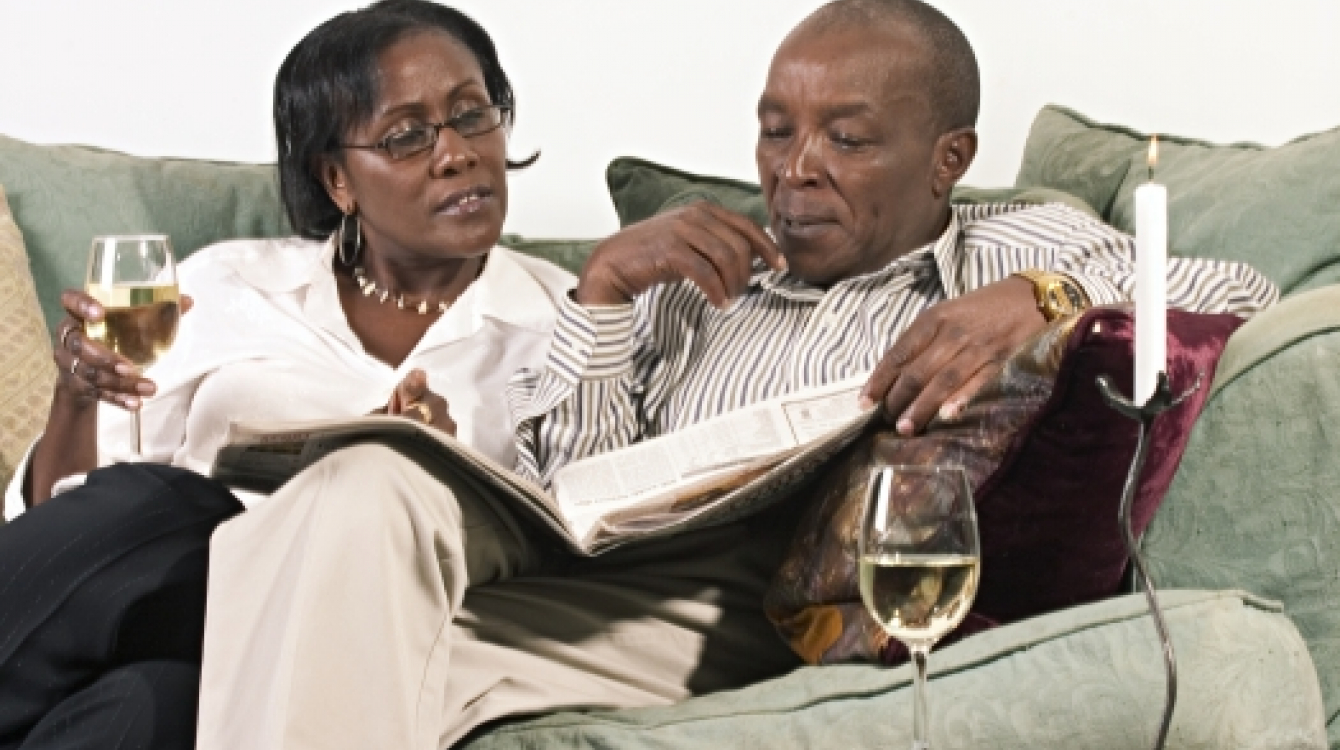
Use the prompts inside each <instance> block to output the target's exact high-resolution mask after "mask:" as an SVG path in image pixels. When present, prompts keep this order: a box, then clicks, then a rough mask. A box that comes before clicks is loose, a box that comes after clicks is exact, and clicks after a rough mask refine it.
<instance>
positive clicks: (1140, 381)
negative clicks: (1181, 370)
mask: <svg viewBox="0 0 1340 750" xmlns="http://www.w3.org/2000/svg"><path fill="white" fill-rule="evenodd" d="M1157 162H1158V138H1157V137H1156V138H1153V139H1152V140H1150V142H1149V174H1150V180H1149V182H1146V183H1145V184H1143V185H1141V186H1140V187H1138V188H1136V189H1135V389H1134V392H1133V395H1134V397H1135V403H1137V404H1141V405H1143V404H1144V403H1145V402H1147V401H1148V400H1149V397H1150V396H1153V395H1154V386H1155V385H1157V384H1158V374H1159V373H1160V372H1162V371H1163V370H1165V369H1166V368H1167V366H1168V317H1167V316H1168V189H1167V188H1166V187H1164V186H1163V185H1159V184H1157V183H1155V182H1154V180H1153V175H1154V165H1155V164H1156V163H1157Z"/></svg>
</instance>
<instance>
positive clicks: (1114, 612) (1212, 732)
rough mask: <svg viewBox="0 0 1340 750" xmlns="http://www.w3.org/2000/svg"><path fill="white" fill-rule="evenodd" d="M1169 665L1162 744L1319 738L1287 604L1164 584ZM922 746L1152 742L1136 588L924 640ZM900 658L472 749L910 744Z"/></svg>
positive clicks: (560, 724) (562, 723) (1147, 645)
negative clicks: (926, 737) (927, 647)
mask: <svg viewBox="0 0 1340 750" xmlns="http://www.w3.org/2000/svg"><path fill="white" fill-rule="evenodd" d="M1161 598H1162V601H1163V603H1164V607H1165V610H1166V613H1167V615H1168V621H1169V628H1170V629H1171V631H1172V636H1173V641H1174V644H1175V647H1176V649H1177V659H1178V669H1179V672H1180V675H1181V682H1180V689H1179V692H1178V704H1177V711H1176V713H1175V714H1174V717H1173V726H1172V732H1171V738H1170V742H1169V743H1168V747H1169V748H1193V747H1194V748H1210V747H1234V748H1295V747H1298V748H1301V747H1321V746H1323V743H1324V741H1325V730H1324V726H1323V721H1324V718H1323V716H1322V713H1321V697H1320V695H1318V693H1317V682H1316V672H1315V670H1314V669H1313V666H1312V662H1311V661H1310V660H1309V659H1308V656H1307V649H1306V647H1305V646H1304V644H1303V642H1302V640H1301V639H1300V638H1299V636H1298V631H1297V630H1296V629H1295V628H1294V626H1293V624H1292V623H1291V622H1289V620H1288V618H1286V617H1284V616H1282V615H1280V614H1279V613H1278V611H1277V609H1275V608H1274V607H1272V606H1271V605H1269V604H1267V603H1265V602H1262V601H1260V600H1256V599H1253V598H1252V597H1249V596H1247V595H1243V594H1239V593H1236V592H1229V591H1226V592H1204V591H1165V592H1162V593H1161ZM930 664H931V677H932V679H931V684H930V693H929V696H930V714H931V740H932V746H933V747H935V748H937V750H950V749H951V748H983V747H990V748H997V749H1008V748H1019V749H1020V750H1022V749H1024V748H1028V749H1029V750H1036V748H1116V747H1151V746H1152V745H1153V740H1154V734H1155V731H1156V729H1157V724H1158V720H1159V717H1160V716H1161V715H1162V709H1163V662H1162V659H1161V658H1160V654H1159V649H1158V645H1157V641H1156V639H1155V637H1154V631H1153V625H1152V622H1151V621H1150V620H1149V618H1148V617H1147V616H1146V615H1145V603H1144V598H1143V597H1142V596H1127V597H1121V598H1118V599H1111V600H1108V601H1104V602H1099V603H1097V604H1091V605H1088V606H1084V607H1076V608H1073V609H1069V610H1065V611H1063V612H1057V613H1055V614H1051V615H1047V616H1045V617H1040V618H1037V619H1034V620H1027V621H1024V622H1019V623H1015V624H1013V625H1009V626H1006V627H1002V628H998V629H996V630H991V631H987V632H985V633H982V634H980V635H977V636H973V637H971V638H968V639H965V640H964V641H962V642H961V643H958V644H955V645H953V646H950V647H948V648H945V649H942V650H937V651H936V652H935V653H933V654H932V655H931V660H930ZM910 680H911V672H910V670H909V668H907V667H902V668H899V669H881V668H878V667H869V666H836V667H804V668H801V669H799V670H796V671H795V672H793V673H792V674H790V675H787V676H785V677H782V678H779V679H776V680H770V681H768V682H764V683H761V684H759V685H754V686H751V687H748V688H745V689H743V690H737V691H733V692H728V693H721V694H717V695H712V696H707V697H704V698H698V699H693V700H689V701H686V702H684V703H681V704H679V705H675V706H670V707H665V708H647V709H636V710H625V711H593V712H590V713H576V712H566V713H559V714H554V715H551V716H546V717H544V718H540V719H532V720H527V721H522V722H518V723H514V724H510V725H504V726H502V727H499V728H497V729H495V730H493V731H492V732H490V733H488V734H486V735H484V736H482V737H479V738H477V739H475V740H474V741H473V742H471V743H469V744H468V745H467V746H466V747H468V748H469V749H470V750H523V749H524V750H531V749H532V748H540V747H544V748H656V749H657V750H677V749H679V748H683V749H684V750H690V749H697V748H734V747H741V748H790V747H833V748H846V747H893V748H905V747H908V746H909V745H910V744H911V738H910V725H911V716H912V713H911V712H912V708H911V690H910V687H909V682H910Z"/></svg>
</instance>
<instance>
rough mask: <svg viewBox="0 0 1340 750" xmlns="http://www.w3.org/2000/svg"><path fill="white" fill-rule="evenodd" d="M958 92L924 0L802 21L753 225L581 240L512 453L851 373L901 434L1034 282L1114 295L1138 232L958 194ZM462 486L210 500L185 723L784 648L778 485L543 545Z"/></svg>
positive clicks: (1177, 277)
mask: <svg viewBox="0 0 1340 750" xmlns="http://www.w3.org/2000/svg"><path fill="white" fill-rule="evenodd" d="M977 101H978V75H977V67H976V63H975V61H974V59H973V56H972V51H971V48H970V47H969V45H968V43H967V41H966V39H964V38H963V35H962V33H961V32H960V31H959V30H958V29H957V28H956V27H954V25H953V24H952V23H951V22H950V21H949V20H948V19H946V18H945V17H944V16H943V15H941V14H940V13H938V12H937V11H935V10H933V9H932V8H930V7H929V6H926V5H924V4H922V3H920V2H918V1H917V0H885V1H880V0H839V1H838V2H836V3H833V4H831V5H828V6H825V7H824V8H823V9H821V10H820V11H818V12H817V13H815V14H814V15H813V16H811V17H810V18H809V19H807V20H806V21H805V22H804V23H802V24H801V25H800V26H799V27H798V28H797V29H796V30H795V31H793V32H792V34H791V35H790V36H789V37H788V38H787V39H786V40H785V41H784V42H783V43H782V45H781V47H780V48H779V49H778V51H777V53H776V55H775V57H774V59H773V63H772V66H771V69H770V71H769V74H768V80H767V84H766V87H765V89H764V92H763V95H762V97H761V98H760V101H759V121H760V131H759V141H758V150H757V160H758V167H759V177H760V180H761V182H762V185H763V189H764V193H765V195H766V197H767V200H768V205H769V210H770V214H771V227H770V228H771V230H772V236H771V237H770V236H769V235H768V234H767V233H765V232H763V231H762V230H760V229H758V228H757V227H755V226H753V225H751V224H750V223H749V222H748V221H747V220H745V219H743V218H742V217H739V216H736V215H733V214H731V213H729V212H727V211H725V210H722V209H721V208H719V207H716V206H711V205H696V206H691V207H688V208H684V209H681V210H679V211H676V212H673V213H668V214H665V215H662V216H657V217H655V218H652V219H649V220H647V221H645V222H643V223H641V224H638V225H635V226H632V227H629V228H627V229H625V230H624V231H622V232H620V233H619V234H617V235H615V236H613V237H611V238H610V239H608V240H607V241H605V242H604V243H602V244H601V245H600V246H599V247H598V248H597V249H596V251H595V253H594V254H593V256H592V257H591V259H590V261H589V262H588V264H587V266H586V268H585V270H584V271H583V274H582V277H581V280H580V283H579V285H578V287H577V289H576V290H575V292H574V294H573V296H572V298H571V299H570V300H568V303H567V304H566V307H565V308H564V310H563V313H562V315H563V318H562V322H561V323H560V329H559V331H558V332H557V333H556V335H555V338H554V340H553V346H552V350H551V355H550V361H549V367H548V368H547V369H546V370H545V371H543V372H528V373H521V374H520V375H519V376H518V378H516V379H515V381H514V383H513V394H512V396H513V399H512V402H513V404H514V405H515V408H514V411H515V415H516V416H517V418H518V421H519V423H520V424H519V428H518V446H519V449H520V453H521V456H522V458H521V461H520V466H519V469H520V471H521V472H522V473H524V474H528V475H530V476H532V477H534V478H537V479H539V480H541V481H545V482H547V481H548V480H549V479H550V478H551V477H552V476H553V474H554V472H555V471H556V470H557V469H558V468H560V467H561V466H563V465H565V464H567V463H569V462H570V461H572V460H575V459H578V458H581V457H584V456H588V455H592V454H595V453H599V452H603V451H608V450H611V449H615V448H618V447H620V446H623V445H627V444H630V443H632V442H635V441H638V440H642V439H646V438H650V437H654V436H656V435H659V434H664V433H666V432H670V431H673V430H677V429H682V428H684V427H686V426H688V425H691V424H694V423H697V422H699V421H701V420H703V419H706V418H709V417H711V416H714V415H717V414H720V413H723V412H726V411H730V410H733V409H736V408H739V407H742V406H745V405H747V404H750V403H753V402H756V401H758V400H761V399H765V398H769V397H773V396H778V395H781V394H784V393H787V392H789V391H793V390H795V389H798V388H803V387H806V386H814V385H819V384H822V383H827V382H832V381H835V380H838V379H844V378H848V377H852V376H857V375H860V374H863V373H869V372H872V371H873V375H871V376H870V379H869V382H868V385H867V386H866V388H865V391H864V395H865V398H866V399H868V400H869V401H870V402H871V403H879V404H881V405H882V408H883V409H884V410H885V411H886V412H887V414H888V416H889V418H890V419H892V420H894V422H895V423H896V425H897V427H898V429H899V430H901V431H903V432H904V433H907V434H911V433H914V432H916V431H917V430H919V429H921V428H923V427H924V426H925V424H926V423H927V422H928V421H929V420H930V418H931V417H932V416H933V415H934V414H935V413H936V412H937V411H945V412H953V411H954V410H956V409H958V408H959V407H960V406H961V405H962V404H963V403H964V401H965V400H966V399H967V398H969V397H970V396H971V395H972V394H973V393H974V392H975V390H976V389H977V388H979V387H980V386H981V384H982V383H983V382H984V381H986V380H987V379H989V378H990V376H991V375H993V374H994V373H996V372H997V371H998V370H999V369H1000V366H1001V362H1002V361H1003V360H1004V359H1005V357H1006V356H1007V355H1008V354H1009V353H1010V352H1011V351H1012V350H1013V349H1014V348H1015V347H1016V346H1017V345H1018V344H1019V343H1020V342H1022V341H1023V340H1024V339H1026V338H1027V337H1028V336H1029V335H1030V334H1032V333H1034V332H1036V331H1037V330H1038V329H1040V328H1041V327H1042V326H1043V325H1044V324H1045V322H1046V320H1047V317H1048V316H1049V315H1054V314H1058V313H1059V312H1061V311H1060V310H1058V309H1056V308H1054V307H1053V306H1051V305H1043V306H1041V307H1040V306H1039V302H1038V296H1036V284H1035V281H1034V279H1036V280H1037V281H1038V283H1041V284H1048V285H1059V288H1061V289H1062V290H1063V291H1064V292H1066V293H1067V294H1068V295H1070V296H1071V297H1072V298H1073V300H1074V303H1075V304H1076V305H1083V304H1098V303H1108V302H1116V301H1119V300H1123V299H1127V298H1128V297H1129V295H1130V293H1131V291H1132V283H1133V282H1132V271H1133V268H1132V262H1131V255H1132V248H1131V242H1130V240H1129V238H1127V237H1124V236H1122V235H1120V234H1118V233H1116V232H1114V231H1112V230H1110V229H1108V228H1107V227H1104V226H1103V225H1101V224H1099V223H1097V222H1094V221H1091V220H1090V219H1088V218H1087V217H1085V216H1083V215H1081V214H1079V213H1077V212H1074V211H1071V210H1069V209H1065V208H1062V207H1056V206H1044V207H1037V208H1020V207H1010V206H991V207H977V208H973V209H955V208H952V207H951V206H950V204H949V195H950V190H951V189H952V187H953V186H954V184H955V183H956V182H957V181H958V180H959V179H960V178H961V177H962V175H963V174H964V172H966V171H967V169H968V167H969V165H970V164H971V162H972V159H973V156H974V155H975V152H976V148H977V137H976V134H975V132H974V130H973V126H974V121H975V118H976V114H977ZM774 238H775V240H774ZM1021 272H1027V274H1028V276H1017V275H1015V274H1016V273H1021ZM1044 272H1045V273H1044ZM1030 277H1031V278H1030ZM1170 279H1172V280H1173V283H1172V284H1171V285H1170V290H1171V291H1170V302H1171V303H1172V304H1174V305H1177V306H1181V307H1188V308H1193V309H1201V310H1210V311H1217V312H1222V311H1228V312H1235V313H1239V314H1243V315H1247V314H1251V313H1253V312H1255V311H1257V310H1259V309H1260V308H1262V307H1264V306H1266V305H1268V304H1270V303H1271V302H1272V301H1273V300H1274V298H1275V296H1276V294H1277V293H1276V291H1275V289H1274V288H1273V287H1272V286H1271V285H1270V283H1269V282H1268V281H1266V280H1264V279H1263V278H1261V277H1260V276H1259V275H1258V274H1256V273H1255V272H1254V271H1252V270H1251V269H1250V268H1247V267H1245V266H1242V265H1234V264H1229V263H1214V262H1203V261H1196V262H1192V261H1184V260H1173V261H1172V262H1171V263H1170ZM369 473H372V474H375V475H377V476H376V477H375V478H376V480H377V481H376V482H374V483H371V484H369V483H368V482H369V479H368V475H369ZM387 484H391V485H393V486H394V487H395V489H394V490H393V491H392V492H390V493H385V492H384V493H383V494H381V495H378V496H376V497H368V496H367V495H366V494H361V490H360V488H366V487H370V486H377V487H384V486H386V485H387ZM478 493H479V490H478V489H477V488H472V487H469V486H465V485H464V484H463V483H462V482H460V481H458V480H453V479H452V478H450V477H433V476H430V475H428V474H427V473H426V472H424V471H423V470H422V469H419V468H418V467H417V465H415V464H413V463H412V462H409V461H407V460H405V459H403V458H401V457H399V456H397V455H396V454H393V453H390V452H389V451H385V450H383V449H379V448H370V447H364V448H356V449H352V450H349V451H344V452H342V453H340V454H336V455H334V456H332V457H330V458H328V459H326V460H325V461H323V462H322V463H321V464H319V465H318V466H317V467H316V468H315V469H314V470H312V471H309V472H307V473H305V474H304V475H303V477H302V478H300V479H296V480H295V481H294V482H293V483H291V484H290V485H289V486H287V487H286V488H284V489H283V490H282V491H281V492H280V493H279V494H278V495H276V496H275V497H274V498H272V499H271V501H270V502H269V503H268V504H266V505H264V506H263V507H261V508H258V509H257V510H255V511H253V512H249V513H247V514H245V515H244V516H243V517H242V518H240V519H238V520H237V521H234V522H231V523H230V524H228V525H227V526H225V527H224V528H223V529H222V530H221V531H220V533H219V534H218V535H217V536H216V538H215V542H214V545H213V549H212V556H213V557H212V559H213V568H212V572H211V579H210V587H211V590H210V605H209V606H210V612H211V614H210V618H211V619H210V622H209V626H208V632H207V636H206V656H205V674H204V680H203V693H202V698H201V701H202V708H201V728H200V736H199V744H200V747H201V748H202V749H203V750H211V749H212V748H223V747H249V748H278V747H285V748H296V747H322V748H342V747H349V748H355V747H369V746H386V747H414V748H430V747H446V746H449V745H451V744H452V743H454V742H455V741H456V740H457V739H459V738H460V737H462V736H463V735H464V734H466V733H467V732H468V731H470V730H471V729H472V728H474V727H476V726H478V725H479V724H481V723H483V722H486V721H488V720H492V719H496V718H500V717H503V716H508V715H514V714H519V713H533V712H538V711H544V710H552V709H554V708H559V707H565V706H575V707H582V706H638V705H651V704H659V703H665V702H670V701H674V700H679V699H681V698H684V697H687V696H689V695H692V694H696V693H701V692H706V691H709V690H714V689H720V688H724V687H728V686H733V685H741V684H745V683H747V682H749V681H752V680H756V679H759V678H763V677H766V676H770V675H775V674H779V673H781V672H782V671H784V670H786V669H788V668H790V667H792V666H793V665H795V664H796V663H797V660H796V659H795V657H794V655H791V654H789V653H788V652H787V651H785V649H784V648H783V647H782V646H781V643H780V640H779V639H778V638H776V636H775V634H773V633H772V632H771V628H770V626H769V625H768V624H767V622H766V621H765V619H764V618H763V615H762V613H761V611H760V604H761V600H762V596H763V592H764V590H765V588H766V586H767V583H768V581H769V579H770V577H771V575H772V573H773V570H774V568H775V566H776V564H777V562H778V561H779V559H780V555H781V553H782V552H783V550H784V549H785V547H786V543H787V541H788V540H789V536H790V532H791V524H792V523H793V519H794V511H795V508H794V503H793V504H791V505H783V506H781V507H779V508H777V509H775V510H773V511H770V512H768V513H765V514H763V515H761V516H759V517H757V518H754V519H750V520H749V521H746V522H741V523H736V524H733V525H729V526H724V527H720V528H717V529H712V530H709V531H706V532H701V533H693V534H688V535H684V536H681V537H678V538H675V539H671V540H668V541H664V542H659V543H655V544H650V545H645V546H640V547H636V548H634V549H631V550H624V551H615V552H612V553H610V554H608V555H605V556H602V557H600V558H597V559H595V560H591V561H580V562H572V561H567V562H565V563H562V564H561V565H560V564H557V563H555V561H554V560H553V559H552V558H548V557H546V555H545V553H544V551H543V549H542V548H541V546H540V545H541V544H542V542H541V541H539V540H538V538H537V537H535V536H533V535H529V534H527V533H526V532H525V530H524V528H522V527H521V526H520V525H519V524H518V522H517V521H516V519H512V518H505V517H503V516H502V514H499V513H497V512H495V511H492V510H489V507H488V506H487V504H485V503H483V502H482V501H481V500H480V498H479V494H478ZM318 516H319V517H320V522H319V524H318V523H316V521H315V519H316V518H317V517H318ZM346 519H347V520H346ZM347 561H353V562H347ZM216 612H221V613H223V614H222V616H221V617H216V616H215V613H216Z"/></svg>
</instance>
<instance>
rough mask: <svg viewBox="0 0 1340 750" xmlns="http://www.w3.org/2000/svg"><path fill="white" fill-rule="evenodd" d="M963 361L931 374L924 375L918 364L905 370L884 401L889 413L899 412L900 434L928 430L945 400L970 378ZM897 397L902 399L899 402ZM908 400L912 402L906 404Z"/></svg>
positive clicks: (956, 361) (957, 360)
mask: <svg viewBox="0 0 1340 750" xmlns="http://www.w3.org/2000/svg"><path fill="white" fill-rule="evenodd" d="M963 364H964V363H963V361H962V357H961V356H960V357H958V358H955V359H953V360H950V361H948V362H946V363H944V364H943V366H941V367H939V368H937V369H936V370H934V371H933V374H931V375H930V376H929V377H926V376H925V375H923V374H922V371H921V369H920V367H919V366H918V367H914V368H909V369H908V370H907V371H906V372H904V374H903V377H901V378H899V379H898V383H897V384H895V385H894V387H893V390H891V391H890V392H889V398H888V399H886V401H885V405H886V408H887V409H888V412H889V414H891V415H896V419H897V422H896V428H897V430H898V433H899V434H900V435H903V436H905V437H907V436H912V435H915V434H917V433H918V432H921V431H922V430H923V429H925V427H926V425H927V424H929V423H930V421H931V419H933V418H934V417H935V415H936V414H937V413H939V411H940V408H941V407H942V406H943V405H944V403H945V402H946V401H947V400H948V399H949V398H950V397H951V396H953V395H954V394H955V393H957V392H958V391H959V389H960V388H962V387H963V385H964V384H965V383H966V382H967V380H968V376H967V375H965V374H964V371H963V370H962V369H961V368H962V367H963ZM895 398H896V399H899V401H897V402H896V403H895V401H894V400H895ZM908 400H910V403H907V404H906V406H904V405H903V403H904V402H906V401H908Z"/></svg>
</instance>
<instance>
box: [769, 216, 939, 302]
mask: <svg viewBox="0 0 1340 750" xmlns="http://www.w3.org/2000/svg"><path fill="white" fill-rule="evenodd" d="M962 226H963V224H962V221H961V220H960V218H959V212H958V210H957V207H951V208H950V211H949V225H948V226H946V227H945V230H944V232H942V233H941V234H940V236H939V237H938V238H937V239H936V240H935V241H934V242H930V243H927V244H925V245H923V246H921V247H919V248H917V249H916V250H913V251H912V252H910V253H907V254H905V255H901V256H899V257H897V258H894V259H893V260H892V261H890V262H889V264H888V265H886V266H884V267H883V268H881V269H879V270H878V271H871V272H870V273H866V274H861V275H860V276H853V277H852V278H849V279H843V280H842V281H839V282H838V283H836V284H834V285H833V287H832V288H833V289H847V288H851V287H855V286H871V285H878V284H880V283H883V282H885V281H887V280H888V279H890V278H892V277H894V276H898V275H901V274H904V273H925V272H926V270H927V269H929V268H932V267H934V268H935V269H936V270H938V272H939V274H940V279H941V281H942V283H943V284H944V288H945V290H946V291H948V292H950V295H949V296H951V297H952V296H957V295H956V294H955V292H959V291H961V290H959V288H958V287H959V286H960V284H961V278H960V277H961V274H960V272H959V266H960V264H961V262H962V254H961V253H960V252H959V247H960V245H961V244H962V240H963V232H962ZM749 285H750V286H751V287H757V288H761V289H762V290H764V291H767V292H771V293H773V294H777V295H779V296H782V297H785V298H787V299H791V300H795V301H798V302H818V301H819V300H821V299H823V297H824V294H825V293H826V292H825V290H823V289H821V288H819V287H816V286H813V285H811V284H809V283H807V282H805V281H802V280H801V279H798V278H796V277H795V276H792V275H791V274H790V272H789V271H774V270H772V269H771V268H768V266H767V265H766V264H764V263H763V261H761V260H755V261H754V275H753V276H751V277H750V279H749Z"/></svg>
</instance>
